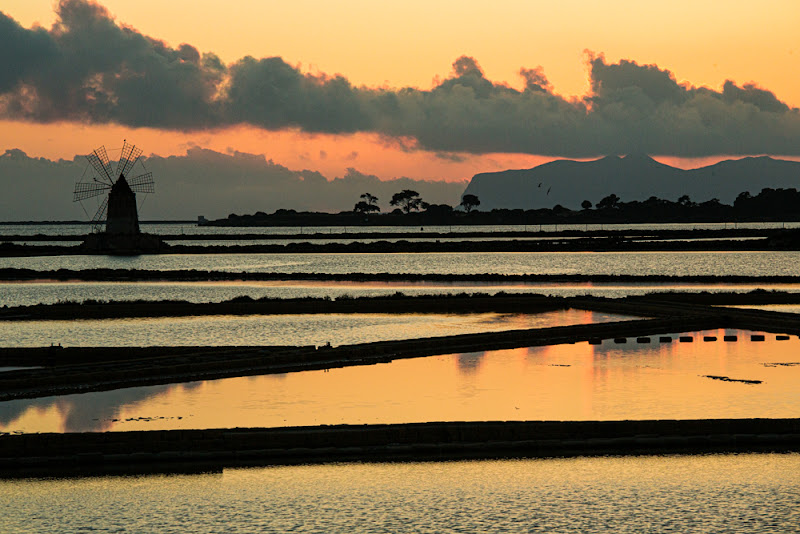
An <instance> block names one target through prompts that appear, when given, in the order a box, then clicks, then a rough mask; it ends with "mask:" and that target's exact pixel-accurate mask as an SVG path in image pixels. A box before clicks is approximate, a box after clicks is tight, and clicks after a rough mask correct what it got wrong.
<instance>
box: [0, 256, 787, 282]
mask: <svg viewBox="0 0 800 534" xmlns="http://www.w3.org/2000/svg"><path fill="white" fill-rule="evenodd" d="M797 265H800V251H746V252H463V253H424V254H421V253H397V254H191V255H187V254H165V255H146V256H132V257H120V256H41V257H31V258H0V268H6V267H11V268H21V269H34V270H40V271H49V270H57V269H73V270H80V269H98V268H108V269H147V270H156V271H159V270H160V271H173V270H183V269H196V270H202V271H228V272H278V273H335V274H340V273H415V274H429V273H439V274H485V273H498V274H515V275H516V274H588V275H592V274H611V275H614V274H617V275H619V274H624V275H683V276H686V275H716V276H724V275H743V276H786V275H796V274H797V268H796V266H797Z"/></svg>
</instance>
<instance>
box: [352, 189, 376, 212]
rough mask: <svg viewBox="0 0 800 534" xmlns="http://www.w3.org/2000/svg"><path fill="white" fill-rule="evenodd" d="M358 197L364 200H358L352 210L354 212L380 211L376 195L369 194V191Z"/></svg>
mask: <svg viewBox="0 0 800 534" xmlns="http://www.w3.org/2000/svg"><path fill="white" fill-rule="evenodd" d="M359 198H363V199H364V200H359V201H358V202H357V203H356V205H355V207H354V208H353V211H355V212H356V213H371V212H373V211H381V208H380V207H378V197H376V196H375V195H371V194H369V193H364V194H363V195H361V196H360V197H359Z"/></svg>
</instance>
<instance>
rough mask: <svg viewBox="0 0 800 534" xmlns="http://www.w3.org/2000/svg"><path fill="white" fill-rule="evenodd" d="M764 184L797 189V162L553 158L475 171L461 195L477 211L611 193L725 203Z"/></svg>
mask: <svg viewBox="0 0 800 534" xmlns="http://www.w3.org/2000/svg"><path fill="white" fill-rule="evenodd" d="M765 187H771V188H792V187H794V188H800V163H797V162H794V161H785V160H780V159H773V158H770V157H751V158H743V159H740V160H726V161H721V162H719V163H716V164H714V165H709V166H707V167H701V168H698V169H691V170H683V169H678V168H676V167H671V166H669V165H664V164H663V163H659V162H657V161H656V160H654V159H653V158H651V157H649V156H645V155H628V156H625V157H621V158H620V157H617V156H607V157H605V158H602V159H598V160H594V161H572V160H557V161H551V162H550V163H545V164H543V165H539V166H538V167H534V168H532V169H523V170H508V171H502V172H491V173H481V174H476V175H475V176H473V178H472V180H471V181H470V183H469V185H468V186H467V189H466V190H465V191H464V194H472V195H477V196H478V198H479V199H480V201H481V205H480V209H481V210H491V209H495V208H512V209H513V208H523V209H532V208H552V207H553V206H555V205H556V204H561V205H562V206H564V207H566V208H570V209H577V208H579V207H580V204H581V202H582V201H584V200H589V201H590V202H592V203H593V204H596V203H597V202H599V201H600V200H601V199H602V198H603V197H606V196H608V195H610V194H612V193H613V194H616V195H617V196H619V197H620V198H622V199H625V200H626V201H631V200H646V199H648V198H649V197H651V196H656V197H659V198H664V199H673V200H674V199H677V198H678V197H680V196H682V195H689V196H690V197H691V199H692V200H693V201H695V202H702V201H706V200H709V199H712V198H718V199H719V200H720V201H721V202H723V203H727V204H731V203H732V202H733V201H734V199H735V198H736V196H737V195H738V194H739V193H741V192H742V191H750V192H751V193H752V194H754V195H755V194H757V193H758V192H759V191H761V190H762V189H763V188H765Z"/></svg>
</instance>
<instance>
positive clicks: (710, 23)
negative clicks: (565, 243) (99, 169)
mask: <svg viewBox="0 0 800 534" xmlns="http://www.w3.org/2000/svg"><path fill="white" fill-rule="evenodd" d="M101 3H102V4H103V5H104V6H106V7H107V8H108V10H109V11H110V13H111V14H112V15H113V16H115V17H116V20H117V22H118V23H120V24H125V25H129V26H131V27H133V28H135V29H137V30H138V31H140V32H142V33H143V34H145V35H148V36H151V37H154V38H158V39H163V40H164V41H166V42H167V43H168V44H170V45H171V46H177V45H179V44H180V43H184V42H186V43H190V44H192V45H194V46H196V47H197V48H198V49H199V50H201V51H203V52H214V53H216V54H218V55H219V56H220V57H221V58H222V59H223V60H224V61H225V62H228V63H230V62H233V61H236V60H237V59H239V58H241V57H243V56H246V55H252V56H254V57H267V56H281V57H283V58H284V59H285V60H286V61H288V62H289V63H291V64H294V65H298V64H300V65H301V68H302V69H303V70H304V71H310V72H325V73H329V74H333V73H340V74H342V75H344V76H346V77H347V78H348V79H349V80H350V81H351V82H352V83H354V84H356V85H367V86H372V87H374V86H390V87H404V86H415V87H420V88H423V89H428V88H430V87H432V86H433V84H434V80H435V79H436V78H437V77H438V78H443V77H445V76H447V75H448V74H449V71H450V65H451V63H452V62H453V61H454V60H455V59H456V58H457V57H459V56H461V55H464V54H466V55H470V56H473V57H475V58H476V59H477V60H478V61H479V62H480V64H481V66H482V67H483V69H484V71H485V73H486V76H487V78H489V79H491V80H493V81H504V82H506V83H508V84H509V85H511V86H514V87H517V88H520V87H521V86H522V82H521V79H520V78H519V76H518V71H519V69H520V67H529V68H532V67H536V66H538V65H541V66H542V67H543V68H544V72H545V74H546V75H547V77H548V79H549V80H550V82H551V83H552V85H553V87H554V90H555V91H556V92H557V93H560V94H563V95H572V96H581V95H584V94H585V93H586V92H587V90H588V81H587V80H588V73H587V67H586V65H585V52H584V51H585V50H587V49H588V50H592V51H595V52H598V53H604V54H605V56H606V58H607V60H608V61H609V62H616V61H618V60H620V59H631V60H634V61H636V62H638V63H640V64H651V63H655V64H657V65H659V66H660V67H661V68H666V69H669V70H671V71H672V72H673V73H674V74H675V76H676V78H677V79H678V80H679V81H687V82H689V83H691V84H693V85H706V86H709V87H712V88H716V89H718V88H719V87H721V85H722V83H723V82H724V81H725V80H726V79H732V80H734V81H736V82H737V83H739V84H742V83H745V82H750V81H755V82H756V83H757V84H758V85H759V86H761V87H763V88H766V89H769V90H771V91H773V92H774V93H775V94H776V95H777V97H778V98H779V99H781V100H783V101H785V102H787V103H788V104H790V105H792V106H800V85H798V84H797V83H796V73H797V72H798V70H800V47H798V41H797V38H796V36H797V32H796V28H797V27H798V24H800V3H798V2H797V1H796V0H770V1H766V2H762V3H759V4H757V5H756V4H754V3H752V2H743V1H734V0H731V1H727V2H712V1H707V2H696V1H694V0H675V1H673V2H670V3H652V2H641V1H635V0H627V1H620V0H618V1H605V2H596V1H588V0H586V1H577V2H536V1H527V0H525V1H523V0H518V1H514V0H506V1H498V2H495V3H492V4H491V5H490V4H487V3H486V2H483V1H480V2H478V1H463V0H462V1H451V0H447V1H444V0H439V1H434V2H430V1H424V0H407V1H404V2H402V3H391V2H366V1H359V0H342V1H339V2H328V1H326V0H299V1H295V2H263V1H260V0H238V1H235V2H231V3H220V2H217V1H213V2H212V1H203V0H170V1H168V2H165V1H163V0H137V1H136V2H130V1H129V0H103V1H102V2H101ZM53 4H54V2H53V0H5V1H4V2H3V6H2V7H0V10H2V11H3V12H5V13H6V14H8V15H9V16H11V17H12V18H14V19H16V20H18V21H19V22H20V23H21V24H22V25H23V26H26V27H30V26H32V25H34V24H36V23H39V24H41V25H42V26H44V27H48V28H49V27H50V26H51V25H52V24H53V23H54V21H55V15H54V9H53ZM0 126H2V128H1V129H0V151H2V150H5V149H7V148H21V149H22V150H24V151H26V152H27V153H28V154H29V155H32V156H43V157H49V158H52V157H67V158H71V157H72V156H73V155H74V154H76V153H84V152H86V150H87V147H92V146H95V145H98V144H103V143H109V142H111V141H110V139H114V138H120V137H130V138H135V139H136V141H137V143H139V144H140V145H142V146H145V147H147V148H148V149H149V150H152V151H153V152H156V153H158V154H159V155H169V154H182V153H184V152H185V150H186V148H187V147H188V146H192V145H199V146H201V147H204V148H210V149H213V150H217V151H225V150H226V149H227V148H228V147H233V148H235V149H237V150H240V151H243V152H250V153H256V154H261V153H263V154H266V155H267V157H268V158H271V159H273V160H274V161H275V162H276V163H280V164H283V165H285V166H287V167H289V168H291V169H311V170H317V171H319V172H321V173H323V174H324V175H326V176H327V177H328V178H333V177H335V176H341V175H343V174H344V173H345V172H346V169H347V168H348V167H354V168H356V169H358V170H359V171H360V172H363V173H366V174H376V175H378V176H380V177H381V178H384V179H389V178H393V177H399V176H408V177H412V178H423V179H446V180H466V179H469V178H470V177H471V176H472V175H473V174H475V173H476V172H484V171H494V170H501V169H505V168H527V167H532V166H534V165H536V164H539V163H542V162H545V161H548V160H549V159H552V158H542V157H537V156H528V155H487V156H466V157H465V158H464V159H463V160H462V161H451V160H445V159H441V158H438V157H436V155H435V154H432V153H427V152H414V153H408V152H403V151H401V150H397V149H396V148H395V147H390V146H387V145H386V144H385V143H383V142H382V141H381V140H380V139H378V138H377V137H375V136H372V135H366V134H364V135H361V134H359V135H355V136H332V135H319V136H310V135H305V134H298V133H293V132H279V133H275V132H265V131H262V130H258V129H255V128H245V127H242V128H234V129H230V130H218V131H212V132H201V133H191V134H183V133H173V132H161V131H157V130H153V129H138V130H137V129H131V128H126V127H118V126H99V127H98V126H82V125H65V124H61V125H43V126H35V125H21V124H19V123H11V122H0ZM354 153H357V156H356V155H355V154H354ZM721 158H722V157H714V158H703V159H702V160H685V159H680V158H660V159H661V161H664V162H666V163H669V164H672V165H678V166H681V167H694V166H699V165H701V164H707V163H713V162H714V161H717V160H719V159H721Z"/></svg>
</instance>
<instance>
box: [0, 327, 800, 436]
mask: <svg viewBox="0 0 800 534" xmlns="http://www.w3.org/2000/svg"><path fill="white" fill-rule="evenodd" d="M730 334H733V335H737V336H738V338H739V341H737V342H735V343H726V342H723V341H721V340H722V336H723V335H730ZM692 335H693V337H694V338H695V342H693V343H677V342H675V343H664V344H658V343H651V344H635V343H634V344H630V343H629V344H628V345H626V346H624V347H622V346H619V345H614V344H613V343H610V342H608V341H606V342H604V343H603V344H602V345H600V346H593V345H589V344H588V343H578V344H575V345H556V346H549V347H532V348H520V349H513V350H503V351H491V352H479V353H469V354H452V355H447V356H435V357H428V358H416V359H409V360H398V361H394V362H391V363H388V364H379V365H372V366H362V367H349V368H342V369H331V370H330V371H329V372H325V371H309V372H302V373H290V374H285V375H279V376H269V375H267V376H258V377H246V378H229V379H222V380H213V381H206V382H199V383H194V384H188V385H187V384H178V385H171V386H154V387H144V388H132V389H130V390H122V391H114V392H99V393H87V394H82V395H69V396H63V397H55V398H49V399H40V400H35V401H25V400H20V401H10V402H6V403H2V404H0V414H2V416H1V417H0V423H1V424H0V430H3V431H6V432H11V431H24V432H42V431H54V432H60V431H65V430H70V431H99V430H113V431H126V430H154V429H163V428H217V427H233V426H240V427H257V426H266V427H271V426H296V425H297V426H300V425H320V424H341V423H348V424H362V423H402V422H423V421H461V420H468V421H482V420H618V419H695V418H700V419H706V418H746V417H798V415H799V414H800V397H799V396H798V395H797V383H798V382H799V381H800V365H779V364H792V363H796V362H797V361H798V357H797V354H798V350H799V349H800V340H799V339H797V338H796V337H793V338H791V339H789V340H785V341H777V340H775V336H772V337H771V338H768V341H765V342H753V341H750V338H749V333H748V332H739V331H726V330H714V331H704V332H696V333H694V334H692ZM705 335H710V336H717V337H718V339H719V340H720V341H716V342H702V341H700V340H701V339H702V336H705ZM709 375H714V376H725V377H729V378H731V379H747V380H760V381H762V382H761V383H760V384H746V383H740V382H725V381H719V380H712V379H709V378H707V377H708V376H709ZM142 418H144V419H142ZM113 419H116V421H114V420H113Z"/></svg>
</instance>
